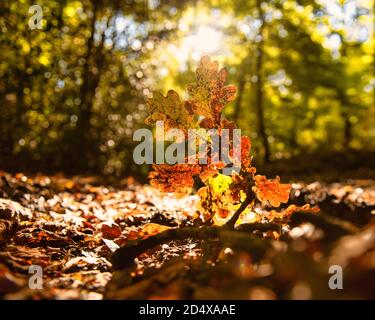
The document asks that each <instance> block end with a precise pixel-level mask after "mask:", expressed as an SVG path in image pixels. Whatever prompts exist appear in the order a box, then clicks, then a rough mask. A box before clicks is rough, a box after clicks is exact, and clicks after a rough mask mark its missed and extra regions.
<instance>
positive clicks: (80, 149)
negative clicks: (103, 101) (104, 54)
mask: <svg viewBox="0 0 375 320" xmlns="http://www.w3.org/2000/svg"><path fill="white" fill-rule="evenodd" d="M98 9H99V1H93V6H92V12H93V15H92V19H91V24H90V37H89V38H88V40H87V45H86V46H87V51H86V55H85V64H84V65H83V80H82V86H81V88H80V91H79V96H80V98H81V105H80V111H79V117H78V123H77V131H76V135H77V136H76V137H75V141H76V143H75V145H76V147H75V150H74V152H75V166H76V167H77V169H78V170H81V169H82V168H83V167H86V166H87V164H88V163H89V162H88V161H89V158H90V155H89V153H90V146H89V142H90V127H91V125H90V119H91V112H92V110H91V109H92V97H93V92H92V90H93V88H92V82H93V77H95V73H94V72H93V71H94V69H95V65H94V64H95V61H94V60H95V59H93V55H94V54H93V51H94V35H95V24H96V21H97V14H98Z"/></svg>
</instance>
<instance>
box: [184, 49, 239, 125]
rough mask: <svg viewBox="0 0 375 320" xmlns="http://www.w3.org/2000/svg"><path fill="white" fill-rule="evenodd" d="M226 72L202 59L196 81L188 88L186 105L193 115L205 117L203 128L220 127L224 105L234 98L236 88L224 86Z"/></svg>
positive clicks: (215, 63)
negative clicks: (188, 98)
mask: <svg viewBox="0 0 375 320" xmlns="http://www.w3.org/2000/svg"><path fill="white" fill-rule="evenodd" d="M226 78H227V71H226V69H225V68H223V69H220V70H219V63H218V62H217V61H211V60H210V58H209V57H207V56H204V57H202V59H201V61H200V64H199V67H198V68H197V71H196V81H195V82H194V83H192V84H190V85H189V86H188V92H189V94H190V97H191V99H190V100H189V101H188V104H189V105H190V106H191V108H192V110H193V111H194V113H195V114H197V115H200V116H203V117H205V119H204V120H203V121H202V125H201V126H204V127H216V126H220V118H221V111H222V109H223V107H224V105H225V104H226V103H228V102H230V101H232V100H233V99H234V98H235V94H236V87H235V86H232V85H228V86H225V85H224V84H225V81H226Z"/></svg>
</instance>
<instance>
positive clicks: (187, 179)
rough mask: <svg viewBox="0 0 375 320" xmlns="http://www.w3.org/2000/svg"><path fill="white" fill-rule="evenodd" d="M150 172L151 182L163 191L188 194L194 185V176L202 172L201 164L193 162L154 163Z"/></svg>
mask: <svg viewBox="0 0 375 320" xmlns="http://www.w3.org/2000/svg"><path fill="white" fill-rule="evenodd" d="M152 168H153V169H154V171H151V172H150V173H149V178H150V179H151V180H150V183H151V185H152V186H154V187H156V188H158V189H159V190H160V191H161V192H175V193H178V194H181V195H183V194H187V193H189V192H190V191H191V188H192V187H193V186H194V178H193V177H194V176H195V175H198V174H199V173H200V172H201V168H200V166H199V165H192V164H184V163H183V164H175V165H168V164H157V165H156V164H154V165H153V166H152Z"/></svg>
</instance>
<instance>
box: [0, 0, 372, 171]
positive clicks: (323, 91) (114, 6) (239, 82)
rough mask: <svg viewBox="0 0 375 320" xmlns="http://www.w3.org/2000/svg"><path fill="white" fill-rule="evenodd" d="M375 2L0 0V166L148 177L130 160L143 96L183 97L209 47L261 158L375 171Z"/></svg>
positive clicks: (265, 162) (313, 167)
mask: <svg viewBox="0 0 375 320" xmlns="http://www.w3.org/2000/svg"><path fill="white" fill-rule="evenodd" d="M34 4H37V5H39V6H40V7H41V8H42V10H43V19H42V20H41V25H42V29H40V30H39V29H31V28H30V27H29V19H30V18H31V16H32V13H29V8H30V6H31V5H34ZM374 11H375V2H374V1H370V0H357V1H355V0H340V1H339V0H337V1H336V0H315V1H312V0H270V1H263V0H232V1H229V0H212V1H209V0H205V1H187V0H175V1H172V0H113V1H109V0H98V1H94V0H82V1H72V0H56V1H54V0H49V1H46V0H37V1H36V0H35V1H27V0H18V1H13V0H2V1H1V2H0V108H1V112H0V168H1V169H5V170H9V171H21V170H24V171H35V172H36V171H42V172H65V173H69V174H72V173H94V174H101V175H110V176H119V177H122V176H127V175H135V176H137V177H143V176H145V174H146V172H147V170H148V169H147V167H145V168H144V167H139V166H137V165H135V164H134V163H133V159H132V149H133V148H134V142H133V140H132V135H133V132H134V130H135V129H137V128H140V127H145V125H144V124H143V120H144V118H145V117H146V115H147V110H146V106H145V102H144V98H145V97H147V96H150V95H151V94H152V92H153V91H155V90H160V91H162V92H163V93H164V94H166V92H167V91H168V89H172V88H173V89H175V90H176V91H178V92H179V93H180V94H181V95H182V96H186V91H185V88H186V85H187V84H188V83H190V82H192V81H193V79H194V73H193V72H194V70H195V68H196V66H197V63H198V61H199V59H200V57H201V56H202V55H206V54H208V55H210V56H211V57H212V58H214V59H215V60H218V61H219V62H220V63H221V65H223V66H224V65H225V66H226V67H227V69H228V71H229V83H231V84H235V85H236V86H237V87H238V94H237V99H236V100H235V101H233V102H232V103H231V104H230V105H228V106H227V107H226V108H225V113H226V116H227V117H228V118H229V119H232V120H235V121H236V122H237V124H238V126H239V127H240V128H241V129H242V130H243V132H244V134H247V135H249V136H250V137H251V139H252V144H253V151H252V153H253V155H254V156H255V161H256V162H257V164H258V165H259V166H261V167H262V166H263V168H264V169H265V170H266V171H267V170H268V171H271V172H272V170H275V172H276V171H277V172H278V173H280V174H283V172H286V173H288V172H289V173H290V174H292V173H296V174H298V173H300V174H303V173H308V172H312V173H315V174H318V173H319V174H320V172H323V171H327V170H328V171H330V173H332V172H336V173H337V175H338V176H339V175H340V174H341V173H342V172H344V171H345V170H346V171H348V172H351V173H350V174H349V176H351V175H361V172H362V176H363V177H370V176H373V177H375V152H374V150H375V68H374V56H375V41H374ZM361 170H363V171H361Z"/></svg>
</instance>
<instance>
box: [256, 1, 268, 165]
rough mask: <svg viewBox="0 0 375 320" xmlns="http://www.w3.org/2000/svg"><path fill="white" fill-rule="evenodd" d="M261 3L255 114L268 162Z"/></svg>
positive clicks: (259, 3) (265, 157) (258, 6)
mask: <svg viewBox="0 0 375 320" xmlns="http://www.w3.org/2000/svg"><path fill="white" fill-rule="evenodd" d="M261 4H262V3H261V1H260V0H257V9H258V15H259V19H260V20H261V26H260V27H259V33H258V36H259V42H258V43H257V50H256V51H257V54H256V67H255V68H256V69H255V75H256V77H257V83H256V95H255V97H256V103H255V106H256V114H257V118H258V134H259V136H260V138H261V141H262V144H263V148H264V161H265V162H269V161H270V146H269V143H268V137H267V133H266V127H265V121H264V106H263V102H264V101H263V75H262V68H263V45H264V27H265V19H264V14H263V9H262V6H261Z"/></svg>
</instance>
